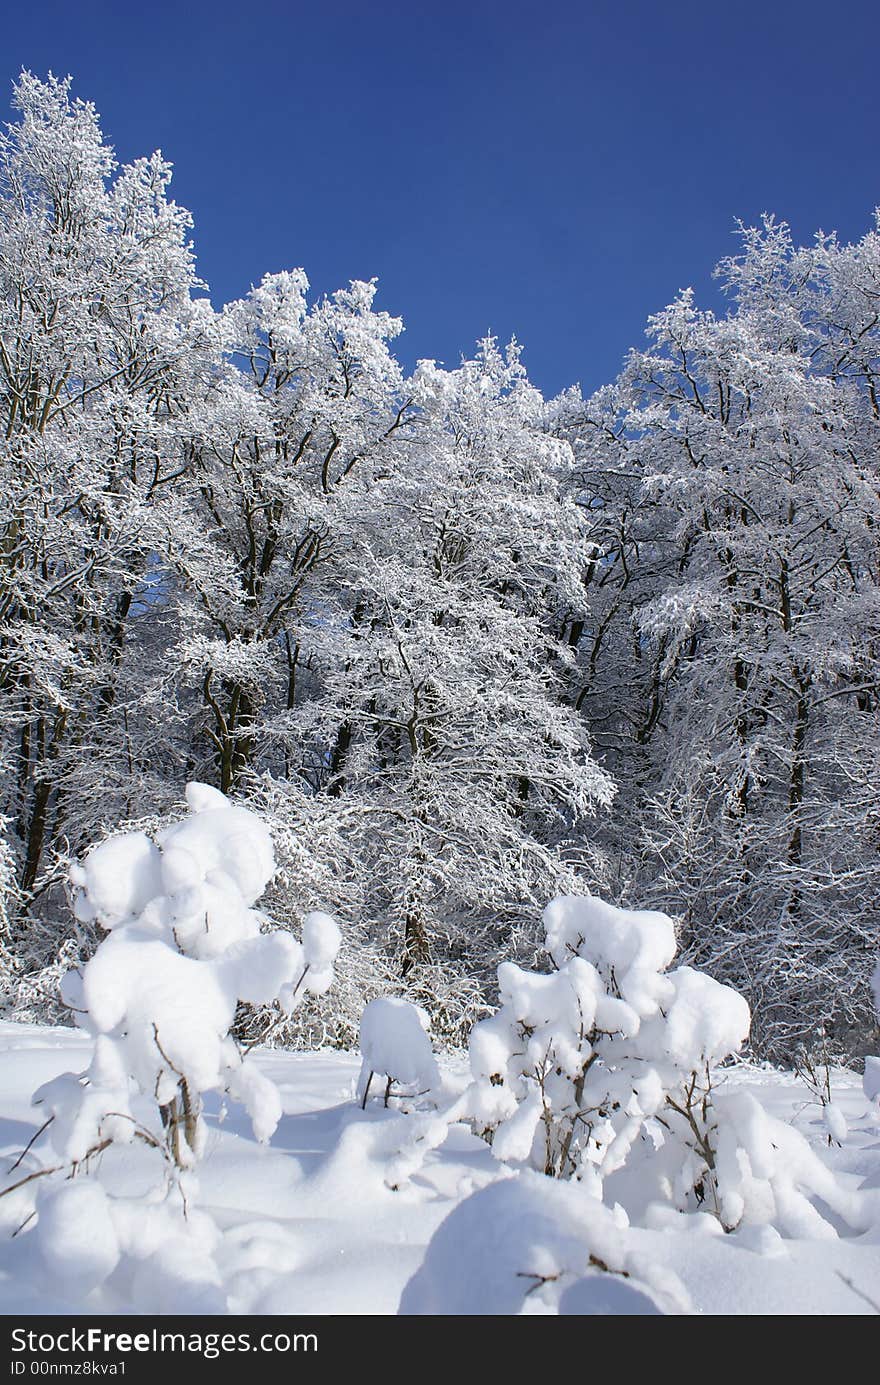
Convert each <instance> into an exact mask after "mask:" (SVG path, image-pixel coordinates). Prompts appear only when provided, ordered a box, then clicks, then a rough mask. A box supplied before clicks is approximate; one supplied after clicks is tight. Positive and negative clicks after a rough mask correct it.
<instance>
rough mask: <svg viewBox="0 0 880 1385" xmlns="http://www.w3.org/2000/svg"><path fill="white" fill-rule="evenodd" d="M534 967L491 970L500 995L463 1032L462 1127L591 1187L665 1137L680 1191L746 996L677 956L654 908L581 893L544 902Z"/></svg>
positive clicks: (702, 1143) (745, 1014) (701, 1149)
mask: <svg viewBox="0 0 880 1385" xmlns="http://www.w3.org/2000/svg"><path fill="white" fill-rule="evenodd" d="M544 926H545V931H546V948H547V951H548V953H549V954H550V958H551V960H552V962H553V964H554V968H555V969H554V970H553V971H551V972H549V973H547V974H539V973H536V972H529V971H525V970H523V969H522V968H520V967H518V966H516V965H514V964H513V963H511V962H504V963H502V965H501V966H500V967H499V969H498V982H499V988H500V993H501V1006H500V1009H499V1010H498V1011H497V1013H496V1014H494V1015H492V1016H491V1017H490V1018H489V1019H487V1020H483V1021H481V1022H480V1023H479V1024H477V1025H476V1026H475V1028H474V1030H473V1032H472V1034H471V1041H470V1063H471V1071H472V1074H473V1084H472V1087H471V1090H470V1094H469V1098H468V1100H469V1108H470V1115H471V1118H472V1120H473V1122H474V1125H475V1128H476V1129H477V1130H479V1131H480V1132H481V1133H483V1134H484V1135H485V1136H486V1137H487V1138H489V1139H490V1140H491V1143H492V1148H493V1150H494V1153H495V1155H496V1157H497V1158H498V1159H499V1160H501V1161H502V1162H503V1163H505V1164H510V1165H513V1166H515V1167H523V1166H531V1167H532V1168H536V1169H539V1170H540V1171H541V1172H543V1173H546V1174H551V1175H554V1176H555V1177H558V1178H568V1177H576V1178H578V1179H579V1180H581V1181H583V1182H586V1183H587V1184H588V1185H590V1187H591V1189H592V1191H593V1192H594V1193H595V1194H596V1195H597V1196H601V1190H602V1184H603V1182H604V1180H605V1179H606V1178H607V1177H608V1176H609V1175H611V1174H613V1173H615V1172H616V1171H617V1170H619V1169H621V1168H622V1167H623V1166H624V1165H625V1163H626V1162H627V1160H628V1158H629V1156H630V1152H631V1151H632V1149H633V1146H634V1145H635V1143H636V1142H637V1141H639V1140H642V1141H645V1140H649V1141H650V1143H651V1148H653V1147H654V1144H655V1143H663V1142H664V1141H665V1142H666V1143H667V1144H668V1145H669V1144H671V1145H674V1147H675V1149H676V1151H677V1153H676V1158H677V1159H678V1160H679V1162H681V1160H682V1158H683V1159H684V1162H685V1164H686V1166H687V1178H688V1180H689V1182H690V1188H691V1190H693V1189H696V1190H697V1196H698V1197H699V1196H702V1195H703V1193H704V1190H703V1188H702V1187H701V1181H702V1179H703V1177H704V1175H705V1174H706V1173H707V1172H709V1171H711V1167H712V1161H713V1154H712V1147H711V1131H712V1126H713V1120H712V1116H711V1111H710V1107H711V1089H710V1079H709V1076H708V1074H709V1071H710V1068H711V1067H712V1066H713V1065H715V1064H717V1063H719V1062H721V1061H722V1060H723V1059H725V1058H726V1057H728V1056H729V1055H730V1054H732V1053H734V1052H736V1050H737V1049H738V1048H739V1047H740V1045H741V1044H742V1043H743V1041H744V1040H745V1038H746V1036H747V1034H748V1028H749V1010H748V1006H747V1005H746V1002H745V1001H744V1000H743V998H742V997H741V996H740V995H738V994H737V993H736V992H735V991H733V990H731V989H730V988H729V987H727V986H722V985H719V984H718V983H717V982H715V981H713V980H712V979H711V978H710V977H708V976H705V975H703V974H701V973H700V972H697V971H694V970H692V969H691V968H690V967H679V968H677V969H676V970H675V971H671V972H670V971H668V970H667V968H668V967H669V965H670V963H671V962H672V959H673V957H674V955H675V933H674V929H673V925H672V922H671V920H670V919H668V918H667V917H666V916H665V915H664V914H659V913H652V912H633V911H630V910H625V909H618V908H616V907H615V906H613V905H610V904H606V903H604V902H603V901H602V900H600V899H596V898H594V897H591V896H586V897H574V896H564V897H560V898H558V899H555V900H554V901H553V902H552V903H551V904H550V905H548V907H547V909H546V910H545V912H544Z"/></svg>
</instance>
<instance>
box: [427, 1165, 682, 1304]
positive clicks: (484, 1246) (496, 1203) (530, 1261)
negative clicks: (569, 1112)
mask: <svg viewBox="0 0 880 1385" xmlns="http://www.w3.org/2000/svg"><path fill="white" fill-rule="evenodd" d="M399 1311H400V1313H401V1314H404V1315H410V1314H418V1315H425V1314H448V1315H471V1314H512V1313H516V1314H519V1313H554V1312H558V1313H579V1314H581V1313H595V1314H601V1315H608V1314H617V1313H621V1314H643V1313H650V1314H657V1313H661V1314H663V1313H687V1312H688V1311H690V1305H689V1302H688V1298H687V1295H686V1293H685V1291H684V1289H683V1288H682V1286H681V1284H680V1283H679V1281H678V1280H677V1279H676V1277H675V1275H674V1274H672V1273H671V1271H668V1270H661V1269H660V1268H659V1267H658V1266H656V1265H653V1264H651V1263H650V1261H649V1260H647V1259H646V1257H644V1256H643V1255H639V1254H638V1253H637V1252H635V1251H634V1249H633V1246H632V1240H631V1236H630V1234H629V1228H628V1226H627V1220H626V1217H625V1215H623V1213H622V1212H621V1211H620V1210H619V1209H617V1210H615V1211H613V1212H612V1211H611V1210H610V1209H609V1208H607V1207H603V1206H602V1204H601V1203H599V1202H597V1201H596V1200H595V1199H594V1198H591V1197H589V1196H586V1195H585V1193H584V1190H583V1189H582V1188H580V1187H576V1186H572V1185H569V1184H564V1183H560V1182H558V1181H555V1180H553V1179H551V1178H545V1177H544V1176H542V1175H541V1174H538V1173H534V1172H533V1171H531V1170H526V1171H524V1172H523V1173H521V1174H519V1175H518V1176H516V1177H514V1178H503V1179H501V1180H500V1181H499V1182H497V1183H492V1184H490V1185H489V1186H488V1187H487V1188H482V1189H480V1191H479V1192H476V1193H473V1194H472V1195H471V1196H470V1197H468V1198H466V1199H465V1201H464V1202H462V1203H460V1204H459V1206H458V1207H456V1209H455V1210H454V1211H453V1212H452V1213H450V1215H449V1216H448V1217H447V1218H446V1220H445V1221H444V1222H443V1223H442V1224H441V1225H440V1227H438V1229H437V1231H436V1232H435V1234H434V1236H433V1238H432V1239H431V1241H430V1243H429V1245H428V1249H427V1252H426V1254H425V1259H424V1261H423V1263H422V1265H421V1267H420V1268H419V1269H418V1270H417V1271H416V1273H415V1275H413V1277H412V1279H411V1280H410V1281H409V1283H408V1284H407V1286H406V1288H405V1289H404V1291H403V1296H402V1298H401V1301H400V1310H399Z"/></svg>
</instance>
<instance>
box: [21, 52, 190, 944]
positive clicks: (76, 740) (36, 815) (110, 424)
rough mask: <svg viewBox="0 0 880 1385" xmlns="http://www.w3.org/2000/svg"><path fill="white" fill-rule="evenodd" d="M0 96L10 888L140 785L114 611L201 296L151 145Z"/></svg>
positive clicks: (175, 440)
mask: <svg viewBox="0 0 880 1385" xmlns="http://www.w3.org/2000/svg"><path fill="white" fill-rule="evenodd" d="M15 106H16V109H17V112H18V116H19V118H18V120H17V121H16V122H14V123H13V124H11V125H10V126H9V127H8V128H7V130H6V132H5V133H4V134H3V135H2V136H0V420H2V442H0V624H2V634H0V693H2V736H3V749H2V762H3V764H4V767H5V769H6V773H5V774H4V777H3V785H2V800H0V811H2V812H3V813H4V815H5V816H6V817H7V818H9V819H10V822H11V826H10V829H9V830H10V845H11V847H12V849H13V851H14V854H15V857H16V865H17V881H18V886H19V891H20V896H21V901H22V905H23V907H24V908H25V909H27V907H28V905H29V904H32V902H33V900H34V898H35V897H36V896H37V895H39V894H40V892H41V891H42V890H44V889H45V887H46V885H47V883H49V882H51V880H52V879H53V862H54V854H55V852H56V850H57V849H58V847H59V846H60V845H62V844H63V843H64V842H65V841H66V840H69V841H70V842H71V843H72V844H73V845H74V846H80V845H83V844H84V843H85V841H87V840H88V838H89V835H90V834H91V833H92V832H93V830H94V826H95V824H96V822H97V821H98V820H99V818H100V814H101V812H102V811H106V810H107V809H108V807H109V810H110V811H111V812H117V811H121V812H126V811H127V812H128V813H129V814H131V815H134V814H137V813H140V812H143V811H144V809H145V808H146V807H147V806H152V805H153V804H154V803H155V802H156V799H157V794H156V785H157V782H158V779H159V776H158V775H157V774H156V773H155V771H156V770H158V769H160V767H161V766H162V765H163V764H167V763H168V760H169V754H168V750H167V749H166V748H165V746H164V745H163V743H162V737H161V735H160V734H158V732H157V723H159V724H162V723H164V724H165V725H164V729H165V730H166V731H167V719H168V713H167V709H166V710H165V712H164V716H163V717H162V718H161V721H160V718H159V717H158V715H157V709H156V706H155V694H156V689H157V685H158V683H159V680H160V668H161V666H160V665H157V663H156V661H155V659H154V658H153V657H152V656H151V651H150V644H149V641H148V640H146V639H145V638H144V637H143V636H142V634H141V631H140V629H138V630H137V633H134V631H135V628H136V627H140V626H143V625H145V624H149V623H150V622H147V621H144V620H143V619H141V620H139V619H138V617H139V616H140V617H142V616H143V615H144V614H146V613H148V612H149V610H150V602H151V597H150V591H151V565H152V561H153V559H152V554H153V550H154V546H155V542H156V539H155V535H156V528H155V525H154V524H153V523H152V522H151V515H152V513H153V512H154V510H155V509H156V507H157V506H158V505H159V504H160V503H161V502H160V497H162V495H163V493H164V491H165V489H166V488H167V487H168V485H169V483H170V479H171V478H172V476H173V475H174V474H175V472H176V471H177V470H178V469H179V465H180V439H179V436H178V431H177V423H176V416H177V414H178V412H179V408H178V402H177V401H178V397H179V396H180V395H181V393H185V392H186V377H188V376H189V375H191V374H192V373H193V372H194V371H196V370H197V369H198V362H199V360H200V353H201V350H202V345H203V340H202V339H203V330H202V324H203V319H204V314H203V312H202V310H201V308H200V307H199V305H198V303H195V302H193V300H192V299H191V293H192V291H193V289H194V288H195V287H196V286H197V282H198V281H197V280H196V279H195V276H194V271H193V256H192V251H191V247H190V245H189V242H188V240H187V232H188V229H189V226H190V221H189V217H188V214H187V213H186V212H184V211H183V210H182V209H180V208H179V207H177V206H176V205H175V204H174V203H173V202H170V201H169V200H168V197H167V191H168V183H169V180H170V166H169V165H168V164H167V163H166V162H165V161H164V160H163V159H162V158H161V156H160V155H159V154H154V155H152V156H151V157H150V158H145V159H139V160H137V161H136V162H134V163H133V164H130V165H127V166H125V167H123V168H118V167H117V166H116V163H115V161H114V158H113V152H112V149H111V148H110V146H109V145H107V144H106V143H105V141H104V139H103V137H102V134H101V130H100V127H99V124H98V118H97V115H96V113H95V110H94V107H93V106H92V105H90V104H89V103H88V102H84V101H81V100H78V99H73V98H72V96H71V94H70V81H69V80H66V81H58V80H57V79H55V78H54V77H51V76H50V77H49V78H48V79H47V80H46V81H40V80H38V79H37V78H35V77H33V76H32V75H31V74H30V73H26V72H25V73H23V74H22V76H21V78H20V80H19V81H18V83H17V85H16V89H15ZM130 647H131V650H132V653H134V654H135V659H136V662H137V668H136V669H135V668H133V667H132V663H133V660H132V657H131V655H130V653H129V650H130ZM151 696H153V697H154V703H153V705H152V706H151ZM159 797H160V798H161V790H160V793H159ZM32 914H33V910H32ZM38 932H39V930H38V926H37V924H36V923H35V922H34V920H33V917H32V920H31V923H30V925H29V926H28V931H27V933H26V934H25V935H24V936H22V937H20V938H19V943H20V945H21V946H22V947H24V948H25V949H29V948H30V949H31V950H32V951H34V952H35V953H37V954H39V952H40V950H41V949H40V945H39V938H38ZM35 939H36V941H35ZM47 946H48V947H49V948H51V946H52V940H51V939H50V940H49V942H48V944H47Z"/></svg>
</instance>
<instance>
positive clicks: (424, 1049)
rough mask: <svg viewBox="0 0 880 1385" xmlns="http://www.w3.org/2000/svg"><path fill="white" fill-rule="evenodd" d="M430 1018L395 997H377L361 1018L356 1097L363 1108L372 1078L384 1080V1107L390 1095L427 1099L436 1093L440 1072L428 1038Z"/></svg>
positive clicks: (420, 1010)
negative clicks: (361, 1061) (379, 1077)
mask: <svg viewBox="0 0 880 1385" xmlns="http://www.w3.org/2000/svg"><path fill="white" fill-rule="evenodd" d="M429 1025H430V1016H429V1015H428V1013H427V1011H425V1010H423V1009H422V1008H421V1007H420V1006H417V1005H411V1004H410V1003H409V1001H407V1000H401V999H400V998H399V997H397V996H377V998H376V999H375V1000H371V1001H370V1003H369V1004H368V1005H365V1006H364V1011H363V1014H362V1015H361V1026H360V1048H361V1053H362V1055H363V1063H362V1064H361V1072H360V1077H359V1078H358V1085H357V1095H358V1099H359V1100H360V1102H361V1105H362V1106H366V1104H367V1097H368V1096H369V1093H370V1087H371V1086H372V1082H373V1078H374V1077H376V1076H377V1075H378V1076H381V1077H384V1078H385V1083H384V1095H383V1101H384V1104H385V1106H387V1105H388V1100H389V1098H390V1096H391V1095H392V1093H393V1094H394V1095H396V1096H409V1097H413V1098H418V1097H430V1096H431V1095H432V1094H436V1093H438V1092H439V1090H440V1085H441V1083H440V1070H439V1068H438V1067H437V1059H436V1058H435V1057H434V1051H433V1049H432V1048H431V1040H430V1039H429V1038H428V1033H427V1030H428V1026H429Z"/></svg>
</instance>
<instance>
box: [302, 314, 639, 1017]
mask: <svg viewBox="0 0 880 1385" xmlns="http://www.w3.org/2000/svg"><path fill="white" fill-rule="evenodd" d="M407 390H408V393H409V394H410V396H411V398H412V401H413V408H414V410H415V418H414V422H413V424H412V429H411V433H410V436H409V437H408V438H407V440H406V442H405V444H402V445H401V448H400V451H399V453H398V454H397V458H396V460H397V465H396V466H391V465H389V466H388V468H387V470H386V471H385V472H383V474H382V475H381V476H377V477H376V478H375V481H374V483H373V485H372V486H371V488H370V491H369V494H368V495H367V496H365V497H364V500H363V502H362V513H361V515H360V523H359V526H358V528H357V529H356V530H353V532H352V549H351V552H350V554H349V555H348V565H347V571H346V577H345V580H346V585H347V586H348V588H349V589H350V593H351V596H350V600H349V605H348V610H347V612H343V613H342V614H341V615H340V616H337V617H335V618H334V617H333V616H331V615H330V614H328V615H327V617H326V618H325V619H324V620H323V621H321V622H319V623H317V624H316V627H315V629H314V631H313V633H312V636H311V645H312V647H313V649H314V651H315V666H316V668H317V669H318V670H319V672H320V677H321V687H320V692H319V694H318V695H316V696H315V697H314V698H313V699H311V700H309V701H306V702H304V703H303V705H302V707H301V709H300V711H299V713H298V715H297V716H295V718H294V720H293V725H294V727H296V728H299V730H300V733H301V735H302V736H303V738H304V739H305V740H306V741H310V740H311V741H316V742H320V741H321V739H322V737H323V738H325V739H324V744H325V746H326V757H327V759H326V766H327V770H326V776H325V781H324V784H323V786H322V789H321V794H322V796H323V797H325V798H326V799H328V800H330V801H331V802H332V801H335V800H338V801H340V802H341V803H343V804H344V806H345V810H346V812H347V831H348V833H349V834H350V836H351V839H352V840H353V842H354V844H355V854H356V857H357V859H358V861H359V868H360V870H361V871H362V872H363V876H364V879H365V889H364V906H363V907H364V911H365V913H366V916H367V918H368V920H369V922H370V925H371V928H372V929H373V930H376V929H379V930H381V931H382V933H383V935H387V934H388V933H389V932H390V941H391V944H392V946H393V948H394V950H395V952H396V954H397V957H398V960H399V967H400V970H401V972H402V974H403V975H404V977H405V978H406V980H407V984H408V986H409V987H410V988H411V989H412V990H413V991H414V993H416V994H417V995H421V996H423V997H424V1003H426V1004H429V1003H430V1004H431V1006H432V1008H433V1009H434V1010H435V1013H436V1010H437V1008H438V1005H439V1006H440V1007H442V1006H443V1005H444V1003H445V1004H446V1005H447V1008H448V1016H447V1021H446V1023H447V1024H453V1025H454V1024H455V1023H456V1022H457V1020H458V1018H459V1016H460V1015H461V1014H462V1011H463V1010H464V1011H468V1010H469V1012H470V1016H471V1018H473V1016H474V1013H475V1011H476V1009H477V1007H478V1005H479V1002H480V992H479V989H474V990H473V991H472V997H471V1000H470V1001H468V999H467V994H466V993H465V994H464V995H463V994H462V991H461V989H457V988H461V987H462V985H464V986H470V985H473V983H474V982H476V983H481V982H485V980H486V979H487V976H488V975H491V970H492V969H493V962H494V955H495V949H496V948H497V946H498V944H499V942H501V941H502V940H503V941H504V943H505V945H507V946H509V945H510V942H511V939H515V940H516V944H515V945H517V946H519V947H522V948H525V949H526V951H527V953H529V954H531V952H532V951H533V948H534V942H535V940H534V938H533V937H532V936H530V928H531V925H530V919H531V917H532V916H533V914H534V912H535V911H536V908H535V906H536V905H537V902H538V901H539V900H540V899H541V898H546V895H547V893H548V892H550V891H552V890H554V889H565V888H569V889H574V888H576V887H578V886H579V885H580V886H583V885H585V884H588V883H589V882H590V881H591V880H595V879H596V878H597V876H598V874H599V871H600V869H601V864H600V860H599V855H598V853H597V852H596V851H595V850H594V849H593V847H592V844H591V841H590V833H591V818H592V816H593V814H594V812H595V810H596V808H597V807H599V806H603V805H607V804H608V803H609V801H610V799H611V797H612V793H613V786H612V785H611V783H610V781H609V779H608V777H607V776H606V775H605V774H604V773H603V772H602V770H601V768H600V767H599V766H598V765H597V763H596V762H595V760H594V758H593V756H592V754H591V751H590V745H589V740H588V736H587V733H586V730H585V728H584V724H583V721H582V719H581V718H580V716H579V714H578V712H577V710H576V709H575V708H574V707H573V706H572V705H570V702H569V700H568V695H569V688H568V662H569V661H568V654H567V646H566V644H565V642H564V640H561V639H560V638H559V634H560V631H561V630H562V629H563V628H564V626H565V624H566V622H568V621H571V620H573V619H575V618H577V616H578V615H579V613H580V612H581V611H582V609H583V601H584V587H583V578H584V571H585V567H586V564H587V563H588V562H589V559H590V554H591V549H590V546H589V545H588V544H587V543H586V542H585V541H584V537H583V526H582V523H581V512H580V510H579V508H578V507H577V505H576V504H575V503H574V502H573V501H572V500H571V499H570V498H568V496H567V495H566V494H565V490H564V486H565V482H566V479H567V470H568V468H569V466H570V464H571V454H570V451H569V449H568V447H567V445H566V444H562V443H559V442H557V441H556V440H554V439H552V438H551V437H549V436H548V435H547V433H546V431H545V430H544V428H543V401H542V399H541V397H540V395H539V394H538V392H537V391H536V390H535V389H534V388H533V387H531V386H530V385H529V384H528V381H527V379H526V377H525V373H524V371H523V368H522V365H521V363H520V361H519V353H518V350H517V349H516V348H512V349H511V350H510V351H509V352H508V353H507V355H504V354H502V353H501V352H500V351H498V349H497V347H496V346H495V343H494V342H493V341H491V340H488V341H486V342H484V343H483V344H482V346H481V348H480V351H479V354H478V355H477V356H476V358H475V359H474V360H473V361H470V362H465V363H464V364H463V365H462V366H461V367H460V368H459V369H458V370H455V371H445V370H441V369H440V368H438V367H437V366H436V365H434V363H433V362H423V363H422V364H421V366H420V367H419V369H418V370H417V372H416V374H415V376H414V378H413V380H412V381H411V382H410V384H409V385H408V387H407ZM331 729H332V730H333V738H332V739H326V738H327V733H328V730H331ZM444 994H446V995H447V996H448V1001H446V1002H444Z"/></svg>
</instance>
